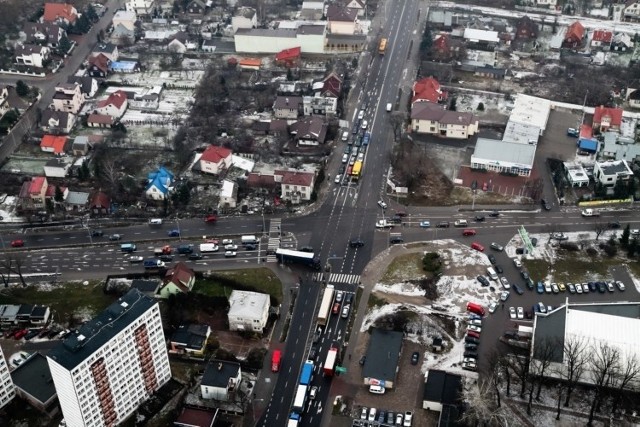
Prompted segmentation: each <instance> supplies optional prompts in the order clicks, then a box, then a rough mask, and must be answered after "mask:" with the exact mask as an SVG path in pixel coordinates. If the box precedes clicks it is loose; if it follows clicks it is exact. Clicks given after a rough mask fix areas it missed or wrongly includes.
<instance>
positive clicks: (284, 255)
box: [276, 248, 320, 270]
mask: <svg viewBox="0 0 640 427" xmlns="http://www.w3.org/2000/svg"><path fill="white" fill-rule="evenodd" d="M276 258H278V261H280V262H281V263H282V264H284V263H287V262H291V263H299V264H303V265H306V266H307V267H311V268H313V269H315V270H320V258H318V257H317V256H315V254H314V253H313V252H302V251H294V250H291V249H282V248H278V249H277V250H276Z"/></svg>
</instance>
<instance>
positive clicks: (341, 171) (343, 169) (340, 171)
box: [338, 165, 347, 175]
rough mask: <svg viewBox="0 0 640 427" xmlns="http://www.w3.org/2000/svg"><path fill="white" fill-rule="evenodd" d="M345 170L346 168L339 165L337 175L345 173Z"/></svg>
mask: <svg viewBox="0 0 640 427" xmlns="http://www.w3.org/2000/svg"><path fill="white" fill-rule="evenodd" d="M346 170H347V168H346V167H345V166H344V165H340V169H338V173H339V174H340V175H342V174H344V173H345V172H346Z"/></svg>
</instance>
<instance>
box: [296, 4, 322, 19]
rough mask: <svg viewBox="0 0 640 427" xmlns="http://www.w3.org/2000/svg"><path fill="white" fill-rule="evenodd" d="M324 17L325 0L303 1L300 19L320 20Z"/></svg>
mask: <svg viewBox="0 0 640 427" xmlns="http://www.w3.org/2000/svg"><path fill="white" fill-rule="evenodd" d="M323 17H324V1H303V2H302V7H301V8H300V19H303V20H305V21H319V20H321V19H322V18H323Z"/></svg>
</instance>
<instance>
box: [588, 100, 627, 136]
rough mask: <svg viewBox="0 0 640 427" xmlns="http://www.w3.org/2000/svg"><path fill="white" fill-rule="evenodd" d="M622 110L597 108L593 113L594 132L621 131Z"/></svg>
mask: <svg viewBox="0 0 640 427" xmlns="http://www.w3.org/2000/svg"><path fill="white" fill-rule="evenodd" d="M622 113H623V111H622V108H613V107H604V106H602V105H601V106H599V107H596V108H595V109H594V111H593V126H592V127H593V130H594V132H606V131H618V132H619V131H620V125H621V124H622Z"/></svg>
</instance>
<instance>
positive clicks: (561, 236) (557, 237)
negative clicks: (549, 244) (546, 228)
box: [551, 232, 569, 241]
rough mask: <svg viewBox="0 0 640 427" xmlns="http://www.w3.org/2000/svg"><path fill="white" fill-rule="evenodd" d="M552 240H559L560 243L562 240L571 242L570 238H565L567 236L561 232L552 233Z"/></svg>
mask: <svg viewBox="0 0 640 427" xmlns="http://www.w3.org/2000/svg"><path fill="white" fill-rule="evenodd" d="M551 238H552V239H553V240H558V241H561V240H569V237H568V236H565V234H564V233H560V232H557V233H551Z"/></svg>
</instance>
